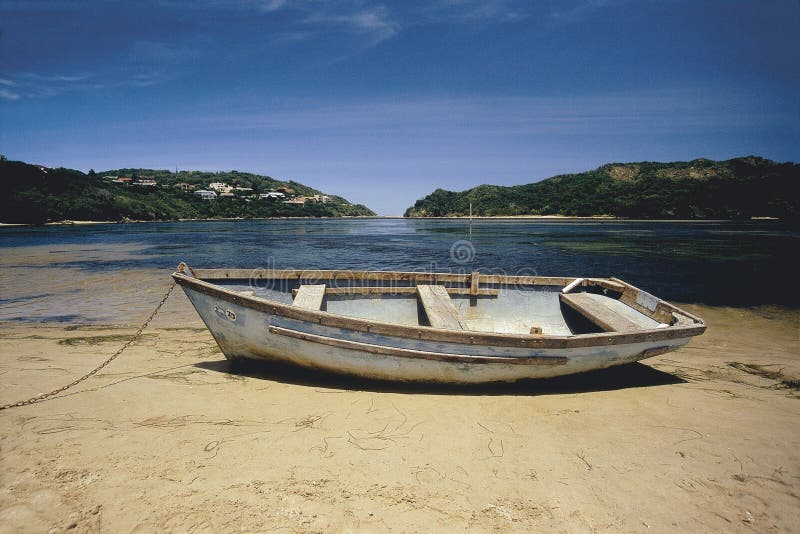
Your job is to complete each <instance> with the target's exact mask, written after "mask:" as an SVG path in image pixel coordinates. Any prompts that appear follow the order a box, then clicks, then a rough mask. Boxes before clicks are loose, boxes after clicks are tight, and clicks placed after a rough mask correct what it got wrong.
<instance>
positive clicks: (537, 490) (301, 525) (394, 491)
mask: <svg viewBox="0 0 800 534" xmlns="http://www.w3.org/2000/svg"><path fill="white" fill-rule="evenodd" d="M188 308H189V304H188V302H187V301H186V299H185V297H184V296H183V295H182V294H180V293H175V295H174V296H173V297H172V298H171V299H170V301H169V302H168V304H167V306H166V307H165V309H164V311H163V313H162V315H160V316H159V317H158V318H157V320H156V321H155V323H154V324H153V326H152V327H151V328H150V329H149V330H147V331H146V332H145V335H144V336H143V337H142V339H141V341H140V342H138V343H137V344H136V345H134V346H133V347H131V348H130V349H129V350H128V351H127V352H125V353H124V354H123V355H122V356H120V357H119V359H117V360H115V361H114V362H113V363H112V364H111V365H109V366H108V367H106V368H105V369H103V370H102V371H101V372H100V373H98V374H97V375H95V376H93V377H92V378H90V379H88V380H86V381H85V382H82V383H81V384H79V385H77V386H75V387H74V388H73V389H71V390H69V391H67V392H65V393H63V394H60V395H58V396H57V397H55V398H52V399H50V400H46V401H44V402H40V403H38V404H35V405H31V406H24V407H20V408H14V409H10V410H6V411H2V412H0V428H2V432H0V435H1V436H2V437H1V438H0V439H1V440H2V441H0V447H2V449H1V450H2V459H1V460H0V462H2V483H1V486H2V488H1V489H2V491H0V525H3V526H2V527H0V530H3V531H6V532H14V531H21V532H42V531H56V532H60V531H77V532H100V531H106V532H108V531H115V532H130V531H135V532H141V531H164V530H170V531H230V530H245V531H262V530H279V531H280V530H283V531H299V532H320V531H343V530H356V531H363V532H384V531H430V530H447V531H463V530H465V529H469V530H471V531H478V532H481V531H483V532H488V531H510V530H516V531H524V530H528V531H530V530H556V531H642V532H643V531H648V530H652V531H665V530H667V531H669V530H673V531H675V530H678V531H749V530H755V531H761V532H764V531H792V530H794V529H796V527H797V525H798V524H800V506H799V505H800V502H799V500H800V499H799V495H800V431H798V427H797V421H798V420H799V419H798V418H799V417H800V395H799V394H798V389H797V388H798V385H799V384H798V379H800V362H799V361H798V341H800V312H798V311H797V310H787V309H783V308H778V307H758V308H751V309H737V308H712V307H707V306H692V305H687V308H688V309H689V310H690V311H692V312H694V313H696V314H698V315H700V316H702V317H703V318H705V319H706V321H707V322H708V324H709V329H708V332H707V333H706V334H705V335H703V336H701V337H700V338H696V339H695V340H693V341H692V343H691V344H690V345H689V347H688V348H685V349H683V350H680V351H678V352H674V353H671V354H667V355H664V356H661V357H657V358H653V359H651V360H647V361H645V362H644V363H641V364H634V365H631V366H627V367H623V368H616V369H610V370H606V371H602V372H595V373H590V374H585V375H578V376H574V377H567V378H561V379H555V380H547V381H529V382H523V383H518V384H513V385H497V386H491V387H479V388H475V387H459V388H443V387H434V386H413V387H411V386H403V385H392V384H381V383H369V382H356V381H353V380H350V379H344V378H336V377H322V376H315V375H313V374H310V373H306V372H302V371H297V370H293V369H286V368H275V367H269V366H263V365H245V366H236V367H231V366H230V365H229V363H228V362H227V361H226V360H224V358H223V356H222V355H221V354H220V353H219V351H218V349H217V348H216V345H215V344H214V343H213V341H212V339H211V336H210V335H209V334H208V332H207V331H206V330H205V329H204V328H203V326H202V324H201V323H200V322H199V320H198V319H196V318H192V317H191V316H188V318H187V316H185V315H183V313H184V312H185V310H186V309H188ZM176 314H177V315H176ZM144 315H146V314H143V316H142V319H143V318H144ZM176 317H177V319H179V321H178V323H180V324H178V325H177V326H176V323H175V321H176ZM133 331H134V329H133V328H121V327H114V326H103V325H92V326H76V325H71V326H64V325H62V326H44V325H30V324H19V323H13V322H5V323H0V332H1V333H0V373H2V375H0V376H2V378H1V379H0V380H1V381H2V386H3V387H2V389H0V402H2V403H6V402H12V401H17V400H20V399H23V398H27V397H30V396H33V395H36V394H38V393H40V392H45V391H49V390H51V389H53V388H55V387H58V386H60V385H63V384H65V383H67V382H69V381H71V380H72V379H74V378H76V377H78V376H80V375H82V374H83V373H85V372H87V371H88V370H90V369H91V368H92V367H93V366H94V365H96V364H97V363H99V362H101V361H102V360H104V359H105V358H106V357H108V356H109V355H110V354H112V353H113V352H114V351H115V350H116V349H117V348H118V347H119V346H120V345H121V344H122V343H123V342H124V341H125V339H126V336H129V335H130V334H132V333H133Z"/></svg>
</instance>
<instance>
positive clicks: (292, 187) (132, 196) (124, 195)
mask: <svg viewBox="0 0 800 534" xmlns="http://www.w3.org/2000/svg"><path fill="white" fill-rule="evenodd" d="M0 188H2V189H0V190H2V195H0V223H17V224H46V223H51V222H57V221H107V222H126V221H167V220H182V219H257V218H270V217H358V216H374V215H375V213H374V212H373V211H372V210H370V209H369V208H368V207H366V206H364V205H362V204H352V203H350V202H349V201H347V200H346V199H344V198H342V197H340V196H337V195H334V194H325V193H323V192H321V191H318V190H316V189H313V188H311V187H308V186H306V185H303V184H301V183H299V182H295V181H280V180H276V179H274V178H271V177H269V176H261V175H258V174H251V173H246V172H238V171H227V172H203V171H176V172H172V171H168V170H154V169H115V170H108V171H103V172H94V171H89V172H88V173H86V174H84V173H83V172H80V171H77V170H73V169H65V168H49V167H45V166H42V165H32V164H29V163H24V162H21V161H8V160H7V159H5V158H4V157H3V158H0Z"/></svg>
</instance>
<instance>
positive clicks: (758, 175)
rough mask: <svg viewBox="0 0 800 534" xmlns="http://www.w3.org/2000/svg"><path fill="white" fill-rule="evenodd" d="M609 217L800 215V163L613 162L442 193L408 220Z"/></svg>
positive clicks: (415, 209)
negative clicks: (521, 182)
mask: <svg viewBox="0 0 800 534" xmlns="http://www.w3.org/2000/svg"><path fill="white" fill-rule="evenodd" d="M470 205H471V206H472V214H473V215H476V216H521V215H571V216H597V215H611V216H616V217H625V218H636V219H745V218H751V217H774V218H779V219H798V218H799V217H800V165H798V164H795V163H776V162H774V161H770V160H768V159H763V158H759V157H755V156H749V157H743V158H735V159H730V160H726V161H712V160H708V159H696V160H692V161H688V162H685V161H679V162H672V163H656V162H640V163H609V164H607V165H603V166H602V167H598V168H597V169H595V170H593V171H588V172H582V173H578V174H563V175H559V176H554V177H552V178H548V179H546V180H542V181H540V182H536V183H531V184H525V185H516V186H508V187H506V186H498V185H480V186H478V187H473V188H472V189H468V190H466V191H462V192H453V191H446V190H444V189H437V190H435V191H434V192H433V193H431V194H430V195H428V196H426V197H424V198H422V199H420V200H418V201H417V202H416V203H415V204H414V205H413V206H411V207H410V208H408V209H407V210H406V212H405V216H406V217H425V216H428V217H447V216H451V217H452V216H465V215H468V214H469V213H470Z"/></svg>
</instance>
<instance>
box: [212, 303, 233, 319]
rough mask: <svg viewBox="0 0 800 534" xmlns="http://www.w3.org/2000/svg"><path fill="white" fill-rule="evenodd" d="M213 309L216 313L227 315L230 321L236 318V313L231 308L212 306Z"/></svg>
mask: <svg viewBox="0 0 800 534" xmlns="http://www.w3.org/2000/svg"><path fill="white" fill-rule="evenodd" d="M214 311H215V312H217V313H218V314H220V315H222V316H223V317H227V318H228V319H230V320H231V321H235V320H236V313H235V312H234V311H233V310H231V309H227V310H224V309H222V308H220V307H219V306H214Z"/></svg>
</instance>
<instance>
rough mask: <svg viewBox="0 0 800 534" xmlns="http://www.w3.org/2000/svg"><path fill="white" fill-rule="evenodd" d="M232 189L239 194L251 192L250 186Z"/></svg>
mask: <svg viewBox="0 0 800 534" xmlns="http://www.w3.org/2000/svg"><path fill="white" fill-rule="evenodd" d="M233 190H234V191H236V192H237V193H240V194H247V193H252V192H253V188H252V187H234V188H233Z"/></svg>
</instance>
